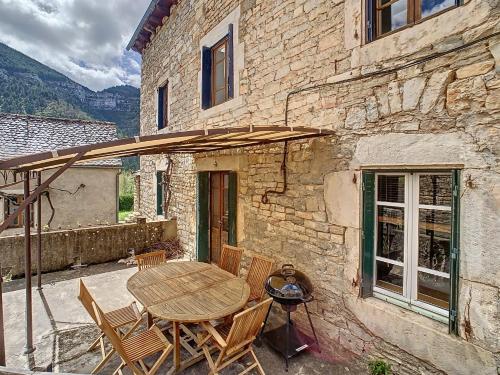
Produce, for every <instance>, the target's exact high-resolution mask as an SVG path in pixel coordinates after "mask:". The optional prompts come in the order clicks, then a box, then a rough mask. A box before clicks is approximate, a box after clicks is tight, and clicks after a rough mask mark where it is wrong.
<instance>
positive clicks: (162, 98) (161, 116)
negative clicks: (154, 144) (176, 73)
mask: <svg viewBox="0 0 500 375" xmlns="http://www.w3.org/2000/svg"><path fill="white" fill-rule="evenodd" d="M168 86H169V84H168V81H167V82H165V83H164V84H163V85H161V86H159V87H158V89H157V122H158V130H162V129H166V128H168V125H169V118H168V115H169V102H168V100H169V96H170V93H169V89H168Z"/></svg>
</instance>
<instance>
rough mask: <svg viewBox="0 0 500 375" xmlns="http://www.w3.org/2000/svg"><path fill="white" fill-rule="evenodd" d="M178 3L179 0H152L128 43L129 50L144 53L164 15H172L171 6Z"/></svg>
mask: <svg viewBox="0 0 500 375" xmlns="http://www.w3.org/2000/svg"><path fill="white" fill-rule="evenodd" d="M176 3H177V0H151V3H150V4H149V7H148V9H147V10H146V13H145V14H144V16H143V17H142V19H141V22H140V23H139V26H137V29H136V30H135V32H134V35H133V36H132V38H131V39H130V42H129V43H128V45H127V50H130V49H133V50H134V51H136V52H139V53H142V50H143V49H144V47H146V44H148V42H149V39H150V37H151V34H152V33H153V31H154V30H156V28H157V27H158V26H160V25H161V24H162V20H163V17H168V16H170V8H171V7H172V5H174V4H176Z"/></svg>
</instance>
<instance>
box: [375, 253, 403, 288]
mask: <svg viewBox="0 0 500 375" xmlns="http://www.w3.org/2000/svg"><path fill="white" fill-rule="evenodd" d="M403 273H404V271H403V267H401V266H396V265H394V264H389V263H385V262H381V261H377V279H376V282H375V285H376V286H378V287H380V288H384V289H387V290H390V291H392V292H394V293H399V294H403Z"/></svg>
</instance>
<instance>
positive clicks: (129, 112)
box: [0, 43, 139, 169]
mask: <svg viewBox="0 0 500 375" xmlns="http://www.w3.org/2000/svg"><path fill="white" fill-rule="evenodd" d="M0 112H7V113H20V114H31V115H38V116H48V117H66V118H79V119H95V120H102V121H110V122H114V123H116V125H117V128H118V135H119V136H120V137H132V136H134V135H138V134H139V89H137V88H135V87H132V86H117V87H110V88H108V89H105V90H103V91H99V92H95V91H92V90H90V89H88V88H87V87H85V86H82V85H80V84H78V83H76V82H75V81H73V80H71V79H69V78H68V77H66V76H65V75H63V74H61V73H59V72H57V71H55V70H54V69H51V68H49V67H48V66H46V65H43V64H41V63H39V62H38V61H36V60H33V59H32V58H30V57H28V56H26V55H24V54H22V53H20V52H18V51H16V50H14V49H12V48H10V47H8V46H7V45H5V44H2V43H0ZM124 165H125V166H126V167H127V169H136V168H137V167H138V163H137V161H136V160H135V159H133V160H132V161H130V160H129V161H124Z"/></svg>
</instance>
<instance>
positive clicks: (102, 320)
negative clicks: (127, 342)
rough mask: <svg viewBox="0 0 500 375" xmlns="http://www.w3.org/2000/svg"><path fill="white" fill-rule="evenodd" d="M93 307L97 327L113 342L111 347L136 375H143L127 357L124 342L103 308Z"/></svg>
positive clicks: (94, 305)
mask: <svg viewBox="0 0 500 375" xmlns="http://www.w3.org/2000/svg"><path fill="white" fill-rule="evenodd" d="M92 307H93V309H94V314H95V316H96V319H97V321H96V323H97V325H98V326H99V328H100V329H101V331H102V332H103V333H104V334H105V335H106V337H107V338H108V340H109V341H110V342H111V345H112V346H113V348H114V349H115V350H116V352H117V353H118V355H119V356H120V357H121V358H122V359H123V361H124V362H125V363H126V364H127V366H129V368H130V369H131V370H132V372H133V373H134V374H143V372H142V371H140V370H139V369H138V368H137V366H135V365H134V363H133V362H132V361H131V360H130V358H129V357H128V356H127V353H126V352H125V349H124V347H123V343H122V340H121V339H120V337H119V336H118V334H117V333H116V331H115V330H114V329H113V327H112V326H111V324H110V323H109V322H108V320H107V319H106V315H104V313H103V311H102V310H101V308H100V307H99V306H98V305H97V304H96V303H95V302H92Z"/></svg>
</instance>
